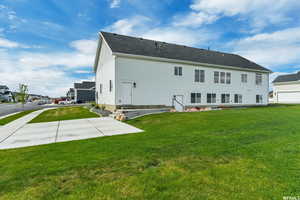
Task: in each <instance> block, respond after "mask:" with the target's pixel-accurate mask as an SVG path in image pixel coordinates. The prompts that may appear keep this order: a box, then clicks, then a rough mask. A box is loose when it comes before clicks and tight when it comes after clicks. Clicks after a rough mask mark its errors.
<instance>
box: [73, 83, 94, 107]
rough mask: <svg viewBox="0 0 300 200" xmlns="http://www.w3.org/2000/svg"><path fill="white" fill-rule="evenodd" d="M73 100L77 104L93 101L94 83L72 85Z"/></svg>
mask: <svg viewBox="0 0 300 200" xmlns="http://www.w3.org/2000/svg"><path fill="white" fill-rule="evenodd" d="M74 100H75V101H76V102H78V103H85V102H91V101H95V82H92V81H83V82H82V83H74Z"/></svg>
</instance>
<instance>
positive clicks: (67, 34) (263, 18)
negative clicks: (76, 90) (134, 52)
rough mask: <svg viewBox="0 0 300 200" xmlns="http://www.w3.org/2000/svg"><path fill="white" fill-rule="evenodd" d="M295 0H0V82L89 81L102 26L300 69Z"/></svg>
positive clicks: (283, 69)
mask: <svg viewBox="0 0 300 200" xmlns="http://www.w3.org/2000/svg"><path fill="white" fill-rule="evenodd" d="M299 11H300V1H299V0H277V1H274V0H151V1H145V0H1V1H0V84H6V85H8V86H9V87H10V88H11V89H13V90H14V89H16V88H17V86H18V84H19V83H26V84H28V85H29V88H30V92H32V93H40V94H45V95H50V96H62V95H64V94H65V92H66V90H67V89H68V88H69V87H72V84H73V82H75V81H81V80H93V78H94V74H93V73H92V65H93V61H94V56H95V48H96V44H97V37H98V36H97V33H98V32H99V31H100V30H104V31H110V32H116V33H119V34H126V35H132V36H139V37H144V38H150V39H155V40H160V41H166V42H172V43H179V44H185V45H189V46H194V47H200V48H208V47H210V49H213V50H218V51H225V52H233V53H237V54H240V55H242V56H245V57H246V58H249V59H251V60H252V61H254V62H256V63H258V64H261V65H263V66H264V67H267V68H270V69H271V70H273V71H274V73H273V74H272V75H271V80H272V79H273V78H274V77H276V76H278V75H279V74H284V73H291V72H295V71H297V70H300V45H299V44H300V12H299Z"/></svg>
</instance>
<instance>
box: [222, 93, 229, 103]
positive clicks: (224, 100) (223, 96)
mask: <svg viewBox="0 0 300 200" xmlns="http://www.w3.org/2000/svg"><path fill="white" fill-rule="evenodd" d="M229 102H230V94H221V103H229Z"/></svg>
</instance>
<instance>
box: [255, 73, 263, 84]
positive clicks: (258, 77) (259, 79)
mask: <svg viewBox="0 0 300 200" xmlns="http://www.w3.org/2000/svg"><path fill="white" fill-rule="evenodd" d="M255 83H256V85H261V84H262V74H259V73H256V74H255Z"/></svg>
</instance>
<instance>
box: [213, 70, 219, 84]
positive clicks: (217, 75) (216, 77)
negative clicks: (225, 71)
mask: <svg viewBox="0 0 300 200" xmlns="http://www.w3.org/2000/svg"><path fill="white" fill-rule="evenodd" d="M219 79H220V72H214V83H219Z"/></svg>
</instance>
